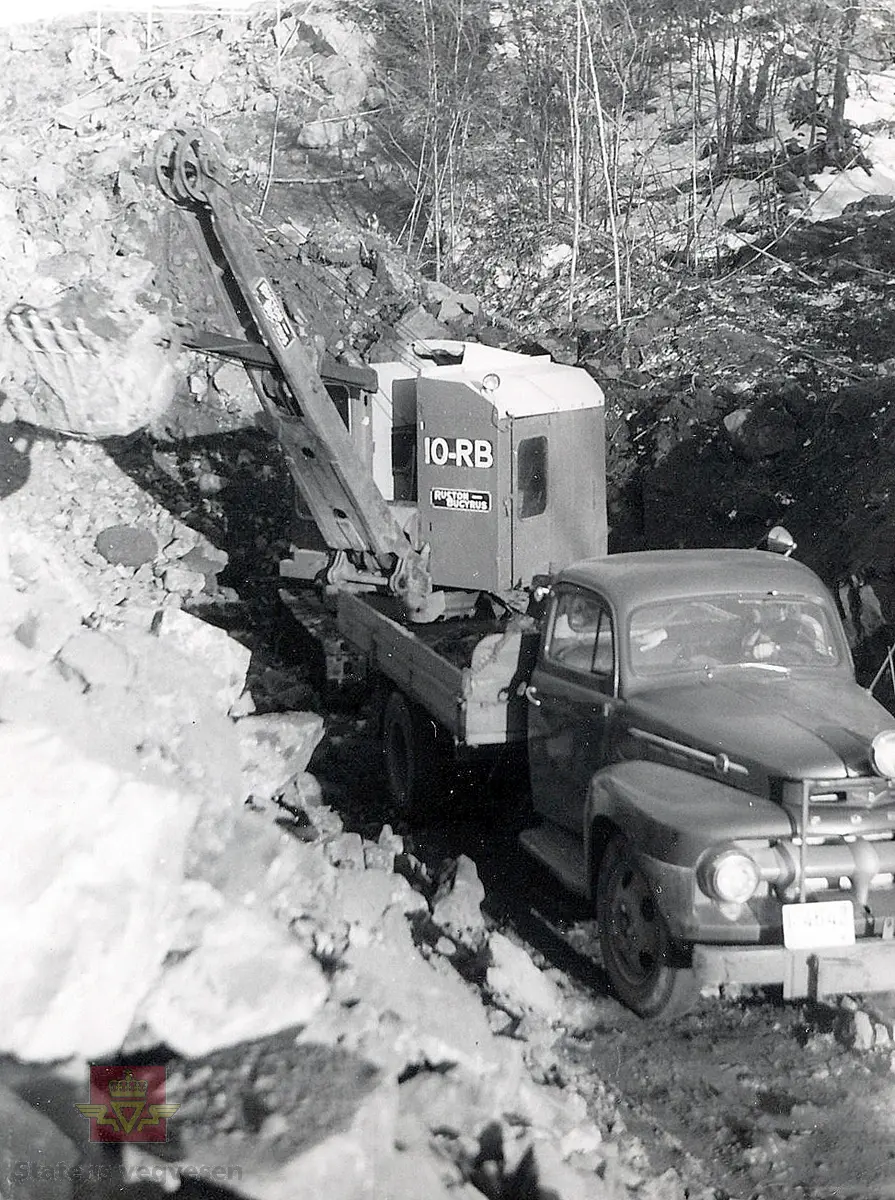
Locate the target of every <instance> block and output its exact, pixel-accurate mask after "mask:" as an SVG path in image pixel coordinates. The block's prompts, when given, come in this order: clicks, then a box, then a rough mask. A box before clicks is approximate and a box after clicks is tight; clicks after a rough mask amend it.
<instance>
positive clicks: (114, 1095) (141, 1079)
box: [75, 1066, 180, 1142]
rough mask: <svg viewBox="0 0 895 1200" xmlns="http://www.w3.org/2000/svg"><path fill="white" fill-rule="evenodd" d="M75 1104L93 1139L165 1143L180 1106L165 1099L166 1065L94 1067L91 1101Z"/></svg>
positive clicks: (91, 1076) (99, 1140)
mask: <svg viewBox="0 0 895 1200" xmlns="http://www.w3.org/2000/svg"><path fill="white" fill-rule="evenodd" d="M75 1107H76V1108H77V1109H78V1112H80V1113H81V1115H82V1116H84V1117H87V1119H88V1120H89V1121H90V1141H91V1142H165V1141H167V1140H168V1125H167V1122H168V1118H169V1117H173V1116H174V1114H175V1113H176V1112H177V1110H178V1108H180V1105H179V1104H169V1103H167V1102H166V1100H165V1068H164V1067H127V1066H93V1067H91V1068H90V1103H89V1104H78V1105H76V1106H75Z"/></svg>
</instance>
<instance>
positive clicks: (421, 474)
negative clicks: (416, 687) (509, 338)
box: [155, 129, 606, 626]
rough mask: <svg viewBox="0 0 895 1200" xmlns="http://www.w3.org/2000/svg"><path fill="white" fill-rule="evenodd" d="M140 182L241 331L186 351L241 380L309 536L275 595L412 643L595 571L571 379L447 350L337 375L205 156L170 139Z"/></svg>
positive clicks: (585, 378)
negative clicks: (368, 609)
mask: <svg viewBox="0 0 895 1200" xmlns="http://www.w3.org/2000/svg"><path fill="white" fill-rule="evenodd" d="M155 171H156V177H157V180H158V183H159V186H160V187H161V189H162V191H163V192H164V193H165V195H166V196H168V197H169V199H171V200H172V201H173V202H175V203H176V204H177V205H178V206H180V207H181V208H183V209H184V210H185V211H186V212H187V213H188V214H191V215H192V217H193V218H194V220H196V219H198V224H199V227H200V228H201V230H202V236H203V238H204V239H205V243H206V247H205V248H206V251H207V254H208V257H209V262H210V263H211V262H214V263H223V264H224V268H225V270H226V272H227V275H228V278H227V292H228V294H229V295H230V296H231V297H232V296H233V295H234V294H235V295H236V297H237V298H238V301H239V308H240V309H242V311H243V313H244V314H248V319H247V320H243V321H242V323H241V324H242V332H243V335H244V336H243V337H242V338H238V337H233V336H231V335H229V334H227V335H224V334H220V333H217V332H215V331H209V330H199V331H192V333H191V334H190V335H189V336H188V337H187V339H186V344H187V345H191V346H194V347H195V348H197V349H200V350H202V351H204V352H206V353H213V354H220V355H225V356H228V357H230V358H235V359H238V360H240V361H241V362H242V363H243V364H244V366H245V369H246V372H247V374H248V377H249V379H250V380H251V383H252V386H253V388H254V390H255V393H256V395H257V398H258V401H259V404H260V406H261V409H262V411H263V414H264V423H265V425H266V427H267V429H268V430H269V431H270V433H271V434H272V435H273V437H275V438H276V440H277V441H278V443H279V445H280V447H281V448H282V452H283V454H284V456H285V459H286V462H287V464H288V467H289V471H290V474H291V476H292V479H293V480H294V484H295V491H296V529H304V530H306V531H307V530H308V529H309V528H310V533H311V536H310V537H305V538H302V539H299V540H297V541H296V543H295V544H294V545H293V546H292V552H291V556H290V557H289V558H288V559H285V560H284V561H283V562H282V563H281V566H280V573H281V576H282V578H283V580H284V583H287V584H289V585H299V586H301V585H311V586H313V587H315V588H316V589H317V590H318V592H321V593H325V594H327V595H329V596H333V595H336V594H342V593H353V594H359V595H363V594H375V595H377V596H382V597H385V598H386V599H387V601H388V607H389V611H390V612H391V613H392V614H393V615H395V616H397V617H398V618H399V619H400V620H401V621H403V622H404V623H406V624H408V625H410V626H422V625H427V624H432V623H434V622H442V623H443V622H445V621H450V620H451V618H452V617H461V618H462V617H464V616H465V617H469V616H471V615H472V614H474V613H476V612H481V602H482V598H483V597H485V598H488V599H489V600H490V601H491V610H492V611H508V612H509V611H517V610H519V608H520V607H521V608H523V609H524V607H525V605H526V604H527V602H528V599H529V598H530V594H531V590H532V587H533V586H536V583H535V581H536V580H537V579H538V578H539V577H542V576H544V575H549V574H550V573H551V572H552V571H554V570H555V569H557V568H558V567H560V566H562V565H564V564H565V563H567V562H570V561H572V560H574V559H578V558H582V557H588V556H591V555H595V554H602V553H605V550H606V506H605V480H604V460H603V454H604V450H603V395H602V392H601V390H600V388H599V387H598V385H597V383H596V382H595V381H594V380H593V379H592V378H591V377H590V376H589V375H588V374H587V373H586V372H584V371H582V370H579V369H577V368H573V367H567V366H563V365H560V364H557V363H554V362H553V361H552V360H551V359H550V357H549V356H547V355H539V356H531V355H524V354H517V353H512V352H510V351H507V350H499V349H494V348H491V347H489V346H485V345H483V344H479V343H474V342H465V343H464V342H448V341H433V342H428V343H420V342H417V343H414V344H413V345H412V346H410V347H409V348H408V350H409V352H408V354H407V355H406V356H405V357H406V359H407V360H408V361H404V362H395V363H384V364H383V363H377V364H376V369H375V370H373V369H371V368H364V367H357V366H352V365H347V364H344V363H340V362H338V361H337V360H336V359H334V358H333V357H332V356H331V355H330V354H328V353H326V352H325V350H324V351H323V352H321V348H320V345H319V341H320V339H319V338H315V330H314V326H313V314H310V313H306V312H299V311H296V310H295V308H294V307H293V308H292V310H291V311H290V312H287V311H286V307H285V305H284V303H283V301H282V299H281V298H280V296H278V294H277V292H276V290H275V289H274V287H273V286H272V284H271V282H270V280H269V279H268V278H267V277H266V275H265V274H264V272H263V270H262V269H261V266H260V257H259V253H258V251H257V250H256V248H255V247H254V246H253V244H252V236H251V232H250V230H251V228H252V227H251V225H250V223H249V221H248V220H247V218H246V217H245V216H244V215H243V214H242V213H241V211H240V207H239V204H238V202H237V200H236V198H235V195H234V190H233V182H234V177H233V175H232V174H231V172H230V171H229V169H228V164H227V154H226V150H225V148H224V146H223V145H222V143H221V141H220V139H219V138H218V137H217V136H216V135H215V134H214V133H212V132H211V131H210V130H207V129H189V130H179V131H171V132H169V133H167V134H166V135H165V136H164V137H163V138H162V140H161V142H160V143H159V145H158V147H157V152H156V159H155ZM235 312H236V308H235V307H234V308H233V313H235ZM233 313H231V315H233Z"/></svg>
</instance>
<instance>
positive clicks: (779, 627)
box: [742, 600, 829, 663]
mask: <svg viewBox="0 0 895 1200" xmlns="http://www.w3.org/2000/svg"><path fill="white" fill-rule="evenodd" d="M742 651H743V657H744V658H745V660H746V661H747V662H771V663H774V662H781V663H810V662H814V661H817V660H820V659H825V658H828V657H829V650H828V648H827V644H826V639H825V638H824V631H823V627H822V625H821V623H820V621H818V620H817V618H816V617H812V616H809V615H808V614H807V613H806V612H804V611H803V609H802V606H801V605H800V604H799V603H798V602H797V601H793V600H764V601H762V602H760V603H759V604H756V605H755V606H754V607H753V608H752V610H751V612H750V616H749V624H748V628H747V630H746V633H745V634H744V636H743V642H742Z"/></svg>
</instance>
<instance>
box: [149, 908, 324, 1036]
mask: <svg viewBox="0 0 895 1200" xmlns="http://www.w3.org/2000/svg"><path fill="white" fill-rule="evenodd" d="M327 993H328V986H327V983H326V980H325V978H324V975H323V971H322V969H321V968H320V966H319V965H318V964H317V963H316V962H315V961H314V960H313V959H312V958H311V957H310V955H309V954H308V952H307V951H306V950H305V949H304V948H303V947H302V946H301V945H300V944H299V942H298V941H296V940H295V938H293V937H291V936H290V935H289V934H288V933H286V932H285V931H284V930H283V929H282V928H281V926H279V925H278V924H277V923H276V922H274V921H273V920H271V919H270V918H268V917H265V916H264V914H262V913H260V912H258V911H252V910H250V909H247V908H240V907H237V906H231V905H227V906H223V907H221V908H220V909H219V910H218V911H217V912H215V913H213V914H211V915H210V916H209V918H208V919H207V921H206V922H205V924H204V927H202V928H201V929H200V931H199V936H198V939H197V945H195V946H194V947H193V948H192V949H190V950H189V951H188V952H187V953H186V954H185V956H184V957H182V958H178V960H177V961H176V962H174V963H172V964H171V965H169V966H167V967H166V968H165V970H164V972H163V973H162V975H161V977H160V979H158V980H157V981H156V982H155V983H154V984H153V985H152V988H151V989H150V991H149V993H148V995H147V997H146V1000H145V1003H144V1004H143V1007H142V1009H141V1018H142V1020H143V1021H144V1022H145V1024H146V1025H147V1026H148V1027H149V1029H150V1030H151V1031H152V1033H153V1034H154V1035H155V1037H156V1038H157V1040H158V1041H160V1042H163V1043H165V1044H166V1045H168V1046H170V1047H171V1048H172V1049H174V1050H176V1051H177V1052H178V1053H180V1054H183V1055H186V1056H188V1057H194V1058H195V1057H199V1056H201V1055H203V1054H210V1053H211V1052H212V1051H214V1050H219V1049H221V1048H222V1047H225V1046H234V1045H236V1044H238V1043H240V1042H249V1041H253V1040H255V1039H257V1038H263V1037H268V1036H269V1035H270V1034H274V1033H278V1032H279V1031H280V1030H282V1029H287V1028H290V1027H292V1026H301V1025H306V1024H307V1023H308V1021H310V1020H311V1018H312V1017H313V1016H314V1015H315V1014H316V1013H317V1012H318V1010H319V1009H320V1008H321V1007H322V1005H323V1003H324V1001H325V1000H326V997H327Z"/></svg>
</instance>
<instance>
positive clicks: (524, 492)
mask: <svg viewBox="0 0 895 1200" xmlns="http://www.w3.org/2000/svg"><path fill="white" fill-rule="evenodd" d="M516 488H517V491H518V494H519V496H520V498H521V510H520V513H519V515H520V517H521V518H522V520H525V518H526V517H539V516H540V515H541V513H542V512H544V510H545V509H546V508H547V439H546V438H545V437H530V438H525V439H524V441H521V442H520V443H519V454H518V458H517V467H516Z"/></svg>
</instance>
